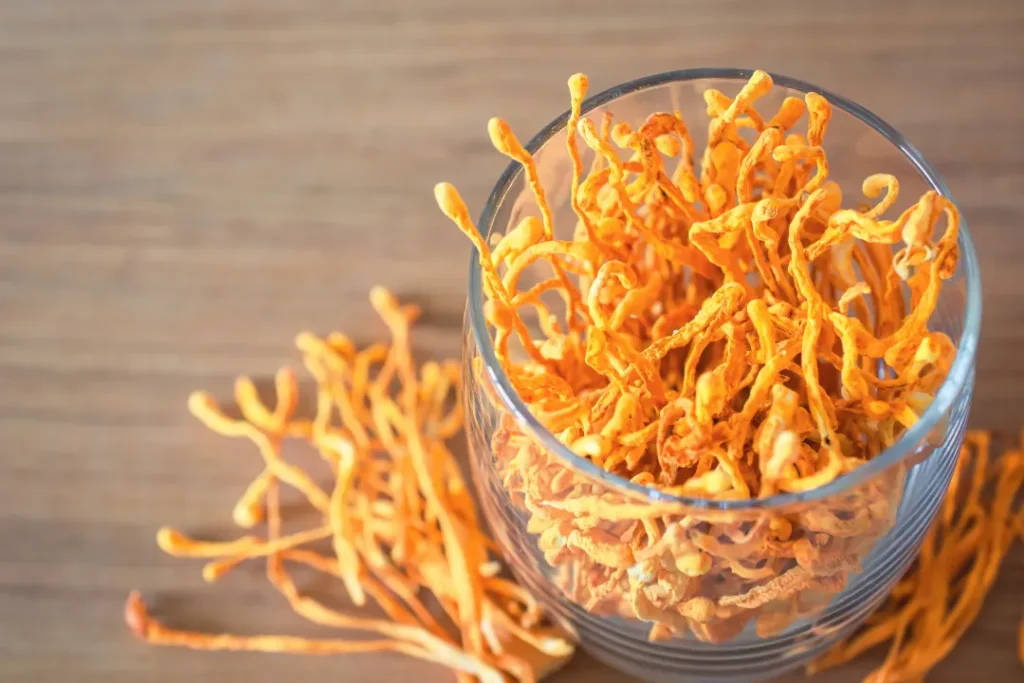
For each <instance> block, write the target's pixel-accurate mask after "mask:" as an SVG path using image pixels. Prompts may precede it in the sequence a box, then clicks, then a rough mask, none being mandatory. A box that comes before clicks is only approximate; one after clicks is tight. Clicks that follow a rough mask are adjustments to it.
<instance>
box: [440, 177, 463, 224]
mask: <svg viewBox="0 0 1024 683" xmlns="http://www.w3.org/2000/svg"><path fill="white" fill-rule="evenodd" d="M434 200H435V201H437V205H438V206H439V207H440V208H441V211H442V212H443V213H444V215H446V216H448V218H451V219H452V220H454V219H455V218H457V217H459V216H460V215H461V214H462V213H464V212H466V204H465V203H464V202H463V201H462V197H461V196H459V191H458V190H456V189H455V186H454V185H452V184H451V183H438V184H437V185H434Z"/></svg>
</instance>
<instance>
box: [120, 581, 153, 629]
mask: <svg viewBox="0 0 1024 683" xmlns="http://www.w3.org/2000/svg"><path fill="white" fill-rule="evenodd" d="M124 623H125V624H127V626H128V629H129V630H130V631H131V632H132V633H133V634H134V635H135V636H136V637H137V638H143V639H144V638H145V637H146V631H147V629H148V626H149V615H148V614H147V612H146V603H145V602H143V601H142V595H140V594H139V592H138V591H132V592H131V593H129V594H128V600H126V601H125V603H124Z"/></svg>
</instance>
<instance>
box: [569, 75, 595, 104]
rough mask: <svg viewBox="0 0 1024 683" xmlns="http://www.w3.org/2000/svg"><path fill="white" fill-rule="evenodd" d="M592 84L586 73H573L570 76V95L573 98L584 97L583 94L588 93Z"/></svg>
mask: <svg viewBox="0 0 1024 683" xmlns="http://www.w3.org/2000/svg"><path fill="white" fill-rule="evenodd" d="M589 85H590V79H588V78H587V75H586V74H582V73H579V74H573V75H572V76H569V95H570V97H572V98H573V99H583V96H584V95H586V94H587V87H588V86H589Z"/></svg>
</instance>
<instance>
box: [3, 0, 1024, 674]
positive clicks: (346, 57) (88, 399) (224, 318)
mask: <svg viewBox="0 0 1024 683" xmlns="http://www.w3.org/2000/svg"><path fill="white" fill-rule="evenodd" d="M633 4H636V5H637V8H636V9H628V8H630V7H631V6H632V5H633ZM1022 32H1024V4H1022V3H1020V2H1015V1H1014V0H1005V1H1002V2H999V1H997V0H991V1H988V0H972V2H966V3H965V2H954V1H953V0H942V1H938V0H932V1H931V2H916V1H915V2H893V1H892V0H867V1H865V2H859V3H838V2H837V3H827V4H826V3H820V4H817V3H800V2H796V1H789V0H781V1H779V2H774V3H768V4H761V5H757V6H756V7H755V6H754V5H753V4H751V3H741V2H736V1H732V2H730V1H726V2H722V1H717V2H712V1H706V2H705V1H701V2H690V3H679V2H671V1H669V0H664V1H661V2H646V3H628V2H607V3H603V2H593V1H589V2H577V1H576V0H565V1H562V2H551V1H550V0H519V1H518V2H506V3H484V2H474V1H473V0H434V1H433V2H417V1H416V0H404V1H402V2H398V1H391V2H388V1H387V0H348V1H345V0H338V1H337V2H330V1H328V0H218V1H215V2H211V0H175V1H174V2H167V1H166V0H134V1H133V2H118V1H116V0H31V1H30V2H6V3H3V4H0V386H2V387H3V391H2V392H0V443H2V444H3V446H4V454H3V456H2V457H0V680H3V681H19V682H20V681H42V682H44V683H51V682H52V683H56V682H58V681H61V682H63V681H69V680H70V681H79V682H81V683H88V682H99V681H103V682H104V683H128V682H131V683H135V682H137V681H143V680H144V681H168V682H178V681H193V680H195V681H213V680H223V681H248V682H250V683H261V682H263V681H267V682H268V683H269V682H271V681H275V682H276V681H282V680H303V681H319V680H332V679H333V680H340V681H348V682H351V683H359V682H364V681H365V682H369V681H384V680H393V678H392V677H399V676H405V677H417V678H416V680H419V681H423V682H424V683H426V682H427V681H443V680H448V678H447V674H445V673H444V672H442V671H441V670H440V669H434V668H431V667H427V666H424V665H420V664H416V663H414V662H410V661H407V660H405V659H401V658H396V657H369V656H366V657H355V658H351V659H344V660H339V659H327V660H323V659H313V658H310V659H306V658H294V657H283V656H282V657H276V656H259V655H230V654H223V655H217V654H201V653H192V652H185V651H176V650H164V649H155V648H147V647H144V646H142V645H140V644H138V643H137V642H135V641H133V640H132V639H131V637H130V636H129V635H128V634H127V633H126V632H125V629H124V628H123V626H122V621H121V605H122V602H123V600H124V597H125V595H126V593H127V591H128V590H129V589H130V588H134V587H139V588H142V589H144V590H145V591H146V594H147V595H148V596H150V597H151V598H152V599H153V603H154V605H155V606H156V607H157V608H158V609H159V611H160V614H161V615H162V616H164V617H165V618H166V619H167V620H168V621H170V622H171V623H173V624H182V625H185V624H188V625H193V626H197V627H200V628H210V629H219V628H225V627H232V626H236V625H242V626H241V627H242V628H245V629H248V630H252V631H257V630H261V629H266V630H281V629H295V630H296V631H297V632H303V628H304V627H303V626H302V624H300V623H299V621H298V619H297V618H292V616H291V614H290V611H289V610H288V609H287V607H285V606H284V605H283V604H282V602H281V601H280V599H278V598H277V597H276V596H275V595H272V594H271V591H269V590H268V589H267V588H266V587H265V585H264V582H263V580H262V578H261V576H260V573H259V571H258V570H256V569H253V570H252V571H248V572H246V571H242V572H239V573H238V574H237V575H233V576H232V577H231V578H230V579H228V580H225V581H224V583H223V584H222V585H220V586H217V587H212V588H211V587H207V586H205V585H204V584H203V583H202V581H201V579H200V577H199V573H198V570H199V567H198V565H196V564H194V563H190V562H188V561H180V560H174V559H170V558H167V557H164V556H163V555H162V554H161V553H160V552H159V551H158V550H157V549H156V548H155V546H154V543H153V535H154V531H155V529H156V528H157V527H158V526H159V525H161V524H163V523H173V524H175V525H177V526H179V527H182V528H185V529H189V530H193V531H196V532H200V533H201V532H208V533H211V534H221V535H224V534H228V533H230V529H229V518H228V513H229V510H228V508H229V505H230V501H231V500H232V499H233V498H234V497H235V495H236V494H238V493H239V491H240V489H241V487H242V486H243V485H244V483H245V482H246V481H248V479H249V478H250V477H251V476H253V475H254V474H255V472H256V469H255V468H256V467H257V463H256V462H255V461H254V458H253V456H252V455H251V453H249V451H248V449H247V448H245V447H244V446H243V445H241V444H236V443H227V442H225V441H223V440H221V439H219V438H217V437H214V436H212V435H210V434H208V433H206V432H205V431H204V430H203V429H202V428H200V427H199V426H198V425H196V424H194V423H193V421H192V420H191V419H190V418H189V417H188V415H187V414H186V412H185V409H184V399H185V396H186V395H187V393H188V392H189V391H190V390H191V389H193V388H198V387H206V388H210V389H211V390H213V391H214V392H216V393H217V394H218V395H222V396H223V395H226V394H227V392H229V390H230V385H231V381H232V378H233V377H234V376H235V375H236V374H239V373H243V372H245V373H251V374H254V375H256V376H266V375H267V374H268V373H270V372H271V371H272V370H273V368H275V367H277V366H278V365H279V364H281V363H283V362H287V361H289V360H291V359H292V358H293V355H292V353H291V341H292V337H293V335H294V334H295V333H296V332H297V331H299V330H302V329H304V328H310V329H314V330H319V331H327V330H329V329H332V328H336V327H339V328H344V329H346V330H349V331H352V332H354V334H355V336H356V337H357V338H358V339H360V340H362V341H367V340H370V339H373V338H376V337H378V336H379V335H381V334H382V333H383V331H382V329H381V327H380V325H379V324H378V323H376V322H375V321H374V318H373V316H372V314H371V311H370V308H369V306H368V304H367V302H366V292H367V289H368V288H369V286H370V285H371V284H374V283H382V284H386V285H388V286H390V287H392V288H393V289H394V290H395V291H396V292H398V293H399V294H400V295H405V296H408V297H413V298H415V299H416V300H417V301H419V302H420V303H422V304H424V306H425V307H426V310H427V311H428V316H427V319H426V321H425V323H424V324H423V325H422V328H421V330H420V332H419V344H420V348H421V349H422V350H423V352H424V353H425V354H428V355H435V356H440V355H447V356H453V355H455V354H457V353H458V352H459V345H460V324H461V311H462V308H463V304H464V294H465V273H466V257H467V254H468V247H467V245H466V244H465V243H464V241H463V238H462V237H461V236H460V235H458V234H457V232H456V231H455V230H454V229H453V228H452V227H451V226H450V225H449V224H447V222H446V221H445V220H444V219H443V218H442V217H441V216H440V214H439V213H438V211H437V210H436V208H435V206H434V204H433V199H432V193H431V187H432V185H433V183H434V182H435V181H437V180H439V179H447V180H450V181H452V182H453V183H455V184H456V185H457V186H458V187H460V188H461V189H462V190H463V191H464V194H465V196H466V197H467V200H468V201H469V203H470V205H471V207H472V209H473V211H474V212H475V211H477V210H479V208H480V206H481V204H482V202H483V199H484V197H485V195H486V192H487V191H488V190H489V189H490V186H491V185H492V183H493V181H494V179H495V178H496V177H497V174H498V172H499V170H500V169H501V168H502V167H503V166H504V163H505V162H504V161H503V160H502V158H500V157H499V156H498V155H497V154H496V153H494V152H493V151H492V150H491V149H490V147H489V144H488V141H487V137H486V133H485V128H484V126H485V122H486V120H487V118H488V116H490V115H492V114H501V115H503V116H505V117H506V118H508V119H509V121H510V122H511V123H512V124H513V126H514V128H515V129H517V130H519V131H522V132H524V133H529V132H532V131H534V130H536V129H538V128H539V127H540V126H541V125H542V124H543V123H545V122H546V121H548V120H549V119H550V118H551V117H552V115H553V114H555V113H557V112H559V111H561V110H562V109H564V107H565V106H566V105H565V102H566V97H565V78H566V76H567V75H568V74H570V73H572V72H574V71H578V70H583V71H586V72H588V73H589V74H590V75H591V80H592V85H593V87H594V89H595V90H597V89H601V88H604V87H607V86H609V85H612V84H614V83H617V82H621V81H624V80H627V79H629V78H632V77H636V76H640V75H643V74H647V73H653V72H657V71H664V70H668V69H673V68H680V67H690V66H702V65H737V66H760V67H762V68H766V69H769V70H773V71H777V72H780V73H786V74H791V75H794V76H798V77H802V78H804V79H806V80H809V81H811V82H818V83H821V84H825V85H827V86H829V87H831V88H833V89H834V90H836V91H838V92H841V93H844V94H846V95H847V96H849V97H850V98H852V99H854V100H856V101H858V102H861V103H863V104H864V105H866V106H867V107H868V108H870V109H872V110H874V111H875V112H877V113H879V114H880V115H881V116H882V117H883V118H886V119H887V120H889V121H891V122H892V123H894V124H895V125H896V126H898V127H899V128H900V129H901V130H902V131H904V132H905V133H906V135H907V136H908V137H909V138H910V139H911V140H912V141H913V142H914V143H915V144H916V145H918V146H919V147H920V149H921V150H922V151H923V153H924V155H925V156H926V157H927V158H929V159H930V160H931V161H932V162H933V163H934V164H935V165H936V166H937V167H938V169H939V170H940V171H941V172H942V173H943V174H944V176H945V178H946V179H947V180H948V182H949V185H950V187H951V188H952V189H953V192H954V195H955V196H956V198H957V199H958V200H959V202H960V205H961V207H962V209H963V212H964V214H965V215H966V217H967V219H968V220H969V222H970V224H971V228H972V230H973V234H974V236H975V240H976V242H977V245H978V248H979V251H980V253H981V260H982V264H983V268H984V273H985V322H984V330H985V332H984V345H983V347H982V350H981V355H980V357H979V359H978V368H977V370H978V374H977V380H978V387H977V392H976V397H975V409H974V414H973V419H972V421H973V424H974V425H976V426H987V427H997V428H1015V427H1016V426H1017V425H1019V424H1020V423H1021V422H1024V411H1022V409H1021V399H1022V398H1024V393H1022V390H1021V389H1020V385H1021V382H1022V381H1024V354H1021V353H1020V345H1021V342H1022V340H1024V314H1022V309H1021V306H1020V299H1019V295H1018V292H1019V290H1020V288H1021V287H1022V286H1024V266H1022V259H1024V241H1022V240H1021V239H1020V238H1019V232H1020V230H1021V227H1022V225H1024V209H1022V208H1021V207H1022V204H1021V199H1020V194H1021V192H1020V188H1021V187H1022V186H1024V161H1022V158H1024V157H1022V154H1021V152H1022V150H1024V115H1022V108H1024V94H1022V82H1024V50H1022V48H1021V47H1020V42H1019V36H1020V35H1021V34H1022ZM1022 586H1024V553H1022V552H1021V551H1020V549H1019V548H1018V549H1017V551H1015V552H1014V553H1013V554H1012V556H1011V557H1010V558H1009V559H1008V561H1007V562H1006V565H1005V567H1004V569H1003V571H1002V576H1001V578H1000V580H999V584H998V586H997V588H996V589H995V594H994V595H993V596H991V597H990V599H989V600H988V602H987V604H986V606H985V609H984V612H983V613H982V616H981V618H980V619H979V620H978V622H977V624H976V625H975V626H974V627H973V628H972V629H971V631H970V633H969V634H968V636H967V637H966V638H965V639H964V641H963V643H962V644H961V645H960V646H959V647H958V649H957V650H956V651H955V652H954V653H953V654H952V655H951V656H950V657H949V658H948V660H947V661H946V662H945V663H943V664H942V665H941V666H940V667H939V668H938V670H937V671H936V672H935V674H934V676H933V677H931V678H929V680H930V681H960V680H964V679H966V678H968V677H970V676H971V675H972V674H976V673H978V671H979V669H978V666H979V662H981V663H982V664H981V665H980V666H982V667H984V671H985V675H986V677H987V679H988V680H992V681H995V680H1000V681H1003V680H1021V676H1022V669H1021V668H1020V664H1019V663H1017V661H1016V656H1015V654H1014V648H1015V642H1016V628H1017V623H1018V621H1019V619H1020V617H1021V611H1022V608H1024V590H1022ZM871 661H876V660H872V659H871V658H870V657H869V658H868V659H867V660H866V661H864V662H860V663H857V664H856V665H854V666H851V667H848V668H847V669H845V670H842V671H839V672H835V673H832V674H829V675H826V676H822V677H821V678H820V679H819V680H821V681H828V682H839V681H855V680H859V678H858V674H863V672H864V671H866V670H867V669H868V667H869V665H870V663H871ZM793 678H794V680H797V679H798V678H799V676H798V675H796V674H794V677H793ZM557 680H558V681H595V682H596V681H613V680H614V681H622V680H626V679H625V678H624V677H622V676H620V675H617V674H615V673H613V672H611V671H608V670H606V669H603V668H602V667H601V666H599V665H597V664H595V663H593V662H592V661H590V660H589V659H588V658H587V657H584V656H581V657H579V658H578V659H577V660H576V661H575V662H574V663H573V664H572V665H571V666H570V667H569V668H568V669H567V670H566V671H565V672H563V673H562V674H560V675H559V676H558V677H557Z"/></svg>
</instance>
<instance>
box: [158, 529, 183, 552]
mask: <svg viewBox="0 0 1024 683" xmlns="http://www.w3.org/2000/svg"><path fill="white" fill-rule="evenodd" d="M183 538H184V536H182V534H181V532H180V531H178V530H176V529H172V528H171V527H169V526H165V527H160V530H159V531H157V532H156V544H157V546H158V547H159V548H160V550H163V551H164V552H165V553H171V552H173V551H174V549H175V548H176V547H177V546H179V545H181V541H182V539H183Z"/></svg>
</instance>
